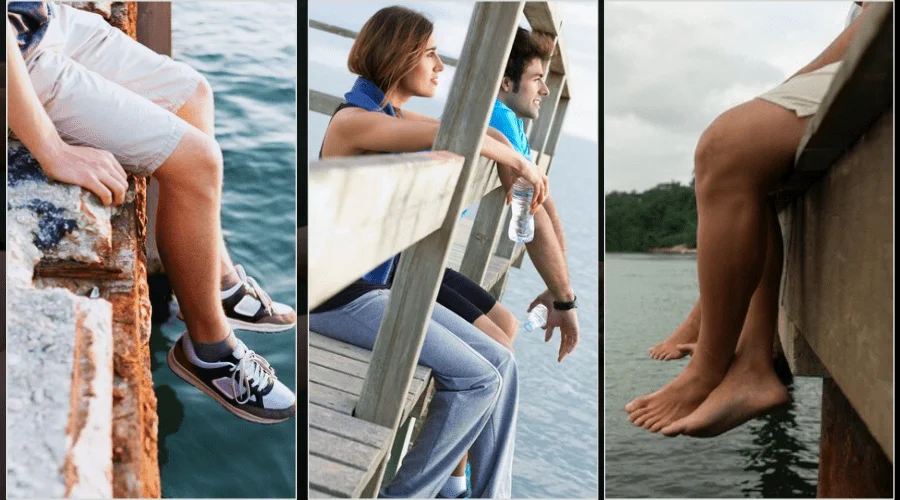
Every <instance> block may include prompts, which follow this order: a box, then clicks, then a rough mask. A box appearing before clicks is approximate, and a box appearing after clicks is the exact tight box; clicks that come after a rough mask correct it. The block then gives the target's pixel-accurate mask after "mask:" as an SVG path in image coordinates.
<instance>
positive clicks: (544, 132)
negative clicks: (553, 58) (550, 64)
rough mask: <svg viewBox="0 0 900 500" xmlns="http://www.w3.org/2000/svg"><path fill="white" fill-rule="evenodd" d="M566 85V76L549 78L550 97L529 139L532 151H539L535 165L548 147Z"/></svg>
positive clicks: (544, 102)
mask: <svg viewBox="0 0 900 500" xmlns="http://www.w3.org/2000/svg"><path fill="white" fill-rule="evenodd" d="M565 83H566V75H560V74H559V73H550V75H549V76H548V77H547V86H548V87H549V88H550V95H548V96H547V97H546V98H545V99H544V101H543V103H542V107H543V109H541V114H540V115H539V116H538V118H537V120H536V121H535V125H534V127H533V128H532V130H531V137H530V139H529V142H530V143H531V149H533V150H535V151H537V156H536V157H535V158H534V161H535V163H537V162H538V160H539V159H540V156H541V154H542V153H543V152H544V150H545V149H546V147H547V139H548V138H549V137H550V129H551V128H552V127H553V121H554V118H555V117H556V106H557V104H558V103H559V98H560V96H561V95H562V89H563V86H564V85H565Z"/></svg>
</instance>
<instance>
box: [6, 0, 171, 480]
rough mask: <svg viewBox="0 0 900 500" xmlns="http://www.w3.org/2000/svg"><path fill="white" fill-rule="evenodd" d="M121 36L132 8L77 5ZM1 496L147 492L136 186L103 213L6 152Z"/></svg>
mask: <svg viewBox="0 0 900 500" xmlns="http://www.w3.org/2000/svg"><path fill="white" fill-rule="evenodd" d="M72 5H74V6H76V7H77V8H81V9H84V10H89V11H92V12H95V13H98V14H100V15H102V16H103V17H104V18H105V19H106V20H107V21H109V22H110V24H112V25H113V26H115V27H117V28H119V29H121V30H122V31H123V32H125V33H126V34H128V35H129V36H131V37H132V38H134V37H136V35H137V19H138V5H137V3H136V2H80V3H75V4H72ZM7 165H8V173H7V182H8V185H9V188H8V197H9V198H8V202H7V211H8V214H7V222H8V228H7V231H8V232H7V234H8V250H9V269H8V280H7V299H8V302H9V306H10V311H11V314H10V317H9V318H8V330H9V331H8V336H9V344H8V347H9V350H8V353H7V357H8V370H9V379H10V380H16V383H15V384H13V385H12V386H11V387H10V391H9V393H8V401H7V406H8V417H9V418H8V422H7V424H8V433H7V446H8V448H7V449H8V454H7V457H8V458H9V462H8V465H7V473H8V477H7V481H8V484H7V486H8V489H7V492H8V493H7V494H8V496H9V497H10V498H16V497H32V498H34V497H38V498H39V497H44V498H53V497H62V496H67V497H89V498H104V497H107V498H108V497H113V496H115V497H145V498H146V497H159V495H160V483H159V469H158V464H157V414H156V397H155V395H154V392H153V382H152V379H151V375H150V357H149V346H148V341H149V337H150V304H149V301H148V298H147V297H148V295H147V282H146V255H145V250H144V245H145V241H146V229H147V217H146V208H145V207H146V182H145V180H143V179H134V178H130V179H129V189H128V193H127V195H126V202H125V204H124V205H123V206H121V207H116V208H106V207H103V206H102V204H101V203H100V202H99V200H98V199H97V198H96V197H95V196H94V195H92V194H90V193H88V192H87V191H85V190H82V189H80V188H78V187H75V186H69V185H64V184H59V183H56V182H51V181H48V180H47V178H46V177H45V176H44V175H43V172H42V171H41V169H40V167H39V166H38V165H37V163H36V162H35V161H34V159H33V158H32V157H31V155H30V154H29V153H28V152H27V150H25V148H24V147H23V146H22V145H21V143H19V142H18V141H16V140H15V139H14V138H13V139H11V140H9V143H8V150H7Z"/></svg>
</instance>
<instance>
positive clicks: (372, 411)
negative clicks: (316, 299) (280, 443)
mask: <svg viewBox="0 0 900 500" xmlns="http://www.w3.org/2000/svg"><path fill="white" fill-rule="evenodd" d="M523 4H524V2H515V3H513V2H497V3H492V2H485V3H478V4H476V6H475V9H474V11H473V13H472V18H471V21H470V22H469V29H468V32H467V36H466V41H465V44H464V45H463V49H462V52H461V56H460V65H459V69H458V72H457V74H456V78H455V79H454V83H453V86H452V89H451V91H450V96H449V97H448V100H447V102H448V106H447V109H446V110H445V112H444V115H443V118H442V120H441V125H440V129H439V131H438V135H437V139H436V140H435V143H434V147H433V149H435V150H448V151H450V152H454V153H457V154H460V155H462V156H463V157H465V162H464V164H463V167H462V171H461V172H460V178H459V183H458V184H457V186H458V188H457V190H456V192H455V193H454V195H453V198H452V199H451V201H450V206H449V208H448V209H447V215H446V217H445V219H444V223H443V225H442V226H441V228H440V229H438V230H437V231H435V232H433V233H432V234H430V235H429V236H427V237H425V238H424V239H422V240H421V241H419V242H418V243H416V244H415V245H413V246H412V247H410V248H409V249H408V250H406V251H405V252H403V253H402V254H401V258H400V264H399V266H398V269H397V272H396V275H395V278H394V286H393V289H392V292H391V298H390V302H389V304H388V310H387V313H386V314H385V317H384V320H383V321H382V323H381V328H380V329H379V331H378V337H377V339H376V340H375V346H374V349H373V350H372V362H371V364H370V365H369V372H368V373H367V374H366V381H365V383H364V384H363V388H362V393H361V395H360V400H359V404H358V406H357V408H356V416H357V417H359V418H361V419H363V420H368V421H370V422H373V423H376V424H379V425H383V426H385V427H388V428H390V429H392V430H393V431H394V432H396V429H397V427H398V424H399V421H400V415H401V413H402V408H403V403H404V399H405V396H406V391H407V389H408V387H409V382H410V380H411V379H412V376H413V371H414V370H415V367H416V365H417V364H418V361H419V353H420V351H421V349H422V342H423V341H424V339H425V329H426V326H427V325H428V322H429V321H430V318H431V312H432V310H433V308H434V302H435V299H436V298H437V290H438V285H439V283H440V280H441V277H442V276H443V274H444V266H445V264H446V261H447V254H448V253H449V248H450V244H451V242H452V241H453V233H454V231H455V229H456V223H457V221H458V219H459V213H460V211H461V210H462V206H461V205H462V201H463V199H464V198H465V195H466V191H467V190H468V189H469V180H470V177H471V174H472V170H473V167H474V165H475V164H476V161H477V160H478V159H479V157H480V151H481V145H482V142H483V141H484V133H485V131H486V129H487V124H488V118H489V116H490V112H491V109H492V106H491V105H492V104H493V102H494V99H495V98H496V96H497V89H498V87H499V85H500V79H501V77H502V75H503V67H502V64H505V63H506V59H507V58H508V56H509V51H510V47H511V46H512V41H513V35H514V31H515V28H516V26H517V24H518V19H519V15H520V14H521V12H522V7H523ZM383 472H384V471H383V470H381V471H380V472H378V473H377V474H378V477H379V479H380V477H381V475H382V474H383ZM377 486H379V485H376V488H375V490H376V491H377V489H378V487H377Z"/></svg>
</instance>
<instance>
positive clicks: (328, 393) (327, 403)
mask: <svg viewBox="0 0 900 500" xmlns="http://www.w3.org/2000/svg"><path fill="white" fill-rule="evenodd" d="M358 400H359V398H358V397H357V396H354V395H353V394H350V393H349V392H344V391H339V390H337V389H332V388H331V387H326V386H324V385H322V384H319V383H316V382H314V381H313V380H312V379H310V381H309V402H310V403H311V404H314V405H319V406H323V407H325V408H328V409H331V410H334V411H338V412H340V413H343V414H345V415H352V414H353V408H355V407H356V402H357V401H358Z"/></svg>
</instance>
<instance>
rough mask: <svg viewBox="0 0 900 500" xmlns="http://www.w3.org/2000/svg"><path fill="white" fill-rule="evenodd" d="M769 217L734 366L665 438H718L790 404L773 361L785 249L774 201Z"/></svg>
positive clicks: (666, 431)
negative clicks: (758, 278) (763, 258)
mask: <svg viewBox="0 0 900 500" xmlns="http://www.w3.org/2000/svg"><path fill="white" fill-rule="evenodd" d="M766 218H767V220H768V230H767V231H766V234H767V238H766V264H765V271H764V273H763V279H762V280H761V281H760V284H759V287H758V288H757V289H756V293H754V294H753V298H752V299H751V301H750V310H749V312H748V313H747V320H746V321H745V322H744V329H743V330H742V332H741V337H740V339H739V340H738V345H737V351H736V352H735V356H734V363H732V365H731V367H730V368H729V369H728V373H727V374H726V375H725V378H724V379H723V380H722V383H721V384H719V386H718V387H716V388H715V389H714V390H713V391H712V393H710V395H709V397H708V398H706V400H705V401H704V402H703V403H702V404H701V405H700V406H699V407H698V408H697V409H696V410H695V411H694V412H692V413H691V414H690V415H688V416H687V417H684V418H682V419H680V420H677V421H675V422H673V423H672V424H671V425H669V426H667V427H666V428H664V429H662V431H661V432H662V433H663V434H666V435H676V434H689V435H692V436H698V437H711V436H717V435H719V434H721V433H723V432H725V431H728V430H731V429H733V428H735V427H737V426H738V425H740V424H743V423H744V422H746V421H747V420H750V419H751V418H755V417H757V416H759V415H762V414H764V413H767V412H768V411H770V410H771V409H773V408H775V407H777V406H779V405H781V404H784V403H786V402H788V401H789V396H788V393H787V389H786V388H785V387H784V385H783V384H782V383H781V381H780V380H779V379H778V376H777V375H776V374H775V368H774V365H773V361H772V346H773V341H774V336H775V331H776V328H777V321H778V288H779V285H780V282H781V270H782V264H783V256H784V251H783V244H782V240H781V229H780V227H779V225H778V217H777V215H776V214H775V209H774V207H773V206H772V204H771V203H769V204H768V207H767V210H766Z"/></svg>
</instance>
